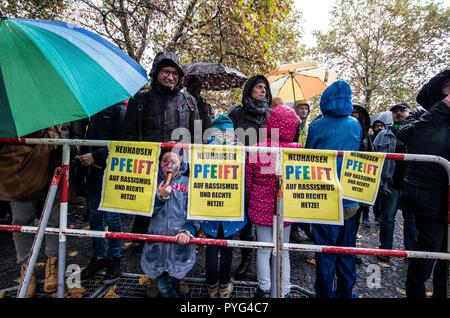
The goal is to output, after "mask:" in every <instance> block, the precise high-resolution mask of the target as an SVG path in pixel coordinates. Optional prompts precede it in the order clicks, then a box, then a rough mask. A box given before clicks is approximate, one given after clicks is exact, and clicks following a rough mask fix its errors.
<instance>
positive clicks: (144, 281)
mask: <svg viewBox="0 0 450 318" xmlns="http://www.w3.org/2000/svg"><path fill="white" fill-rule="evenodd" d="M148 280H149V279H148V276H145V275H142V276H140V277H139V285H141V286H143V285H145V284H147V283H148Z"/></svg>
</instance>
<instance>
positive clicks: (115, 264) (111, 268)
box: [103, 257, 122, 284]
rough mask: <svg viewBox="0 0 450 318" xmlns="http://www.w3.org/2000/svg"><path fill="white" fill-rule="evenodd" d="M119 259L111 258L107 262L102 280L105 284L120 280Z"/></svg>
mask: <svg viewBox="0 0 450 318" xmlns="http://www.w3.org/2000/svg"><path fill="white" fill-rule="evenodd" d="M121 273H122V272H121V270H120V257H113V258H111V259H110V261H109V265H108V267H107V268H106V274H105V277H104V278H103V282H104V283H105V284H113V283H115V282H117V281H118V280H119V279H120V275H121Z"/></svg>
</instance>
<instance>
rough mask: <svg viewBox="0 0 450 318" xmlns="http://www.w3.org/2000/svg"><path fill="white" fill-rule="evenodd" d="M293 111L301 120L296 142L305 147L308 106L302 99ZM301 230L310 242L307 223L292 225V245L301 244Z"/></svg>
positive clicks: (309, 230) (309, 226)
mask: <svg viewBox="0 0 450 318" xmlns="http://www.w3.org/2000/svg"><path fill="white" fill-rule="evenodd" d="M294 110H295V113H296V114H297V116H298V117H300V119H301V123H300V127H299V137H298V142H299V143H300V145H302V146H305V144H306V139H307V136H308V129H309V125H308V123H307V119H308V115H309V113H310V111H311V110H310V106H309V104H308V102H307V101H306V100H304V99H302V100H298V101H296V102H295V104H294ZM300 230H302V231H303V232H304V233H305V235H306V236H307V237H308V239H309V240H312V234H311V224H309V223H294V224H292V226H291V241H292V242H294V243H302V241H303V239H302V236H301V234H300Z"/></svg>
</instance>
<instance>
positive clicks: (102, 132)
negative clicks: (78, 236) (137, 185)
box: [78, 103, 125, 284]
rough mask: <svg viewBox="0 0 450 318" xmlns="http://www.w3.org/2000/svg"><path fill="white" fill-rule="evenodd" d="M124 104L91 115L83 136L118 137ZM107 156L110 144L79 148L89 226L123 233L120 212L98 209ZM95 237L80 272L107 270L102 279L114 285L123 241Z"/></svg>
mask: <svg viewBox="0 0 450 318" xmlns="http://www.w3.org/2000/svg"><path fill="white" fill-rule="evenodd" d="M124 115H125V104H124V103H118V104H115V105H113V106H110V107H108V108H106V109H104V110H102V111H100V112H99V113H97V114H95V115H94V116H92V117H91V119H90V121H89V125H88V129H87V131H86V136H85V137H84V139H88V140H119V139H120V134H121V131H122V124H123V118H124ZM107 157H108V148H107V147H92V146H84V147H82V148H81V149H80V155H79V156H78V159H79V160H80V163H81V165H82V166H83V167H85V178H86V182H85V187H84V188H85V189H86V194H85V195H86V203H87V211H88V217H89V225H90V229H91V230H93V231H104V229H105V224H106V225H107V226H108V231H110V232H121V231H122V223H121V219H120V214H119V213H114V212H106V211H101V210H99V205H100V199H101V194H102V187H103V172H104V170H105V167H106V159H107ZM105 243H106V242H105V240H104V239H101V238H93V239H92V257H91V260H90V263H89V265H88V266H87V267H86V268H85V269H84V270H83V271H82V272H81V280H82V281H87V280H89V279H91V278H92V277H94V276H95V275H96V274H97V273H98V272H99V271H101V270H103V269H106V274H105V276H104V278H103V282H104V283H106V284H111V283H114V282H116V281H117V280H119V278H120V273H121V272H120V258H121V246H122V244H121V241H120V240H107V243H108V247H106V246H105Z"/></svg>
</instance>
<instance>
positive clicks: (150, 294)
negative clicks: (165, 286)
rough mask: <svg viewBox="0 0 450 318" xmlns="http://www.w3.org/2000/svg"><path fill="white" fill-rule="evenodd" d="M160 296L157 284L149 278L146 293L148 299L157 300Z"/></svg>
mask: <svg viewBox="0 0 450 318" xmlns="http://www.w3.org/2000/svg"><path fill="white" fill-rule="evenodd" d="M158 295H159V289H158V287H156V282H155V281H154V280H153V279H151V278H149V279H148V283H147V290H146V292H145V296H146V297H147V298H156V297H158Z"/></svg>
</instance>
